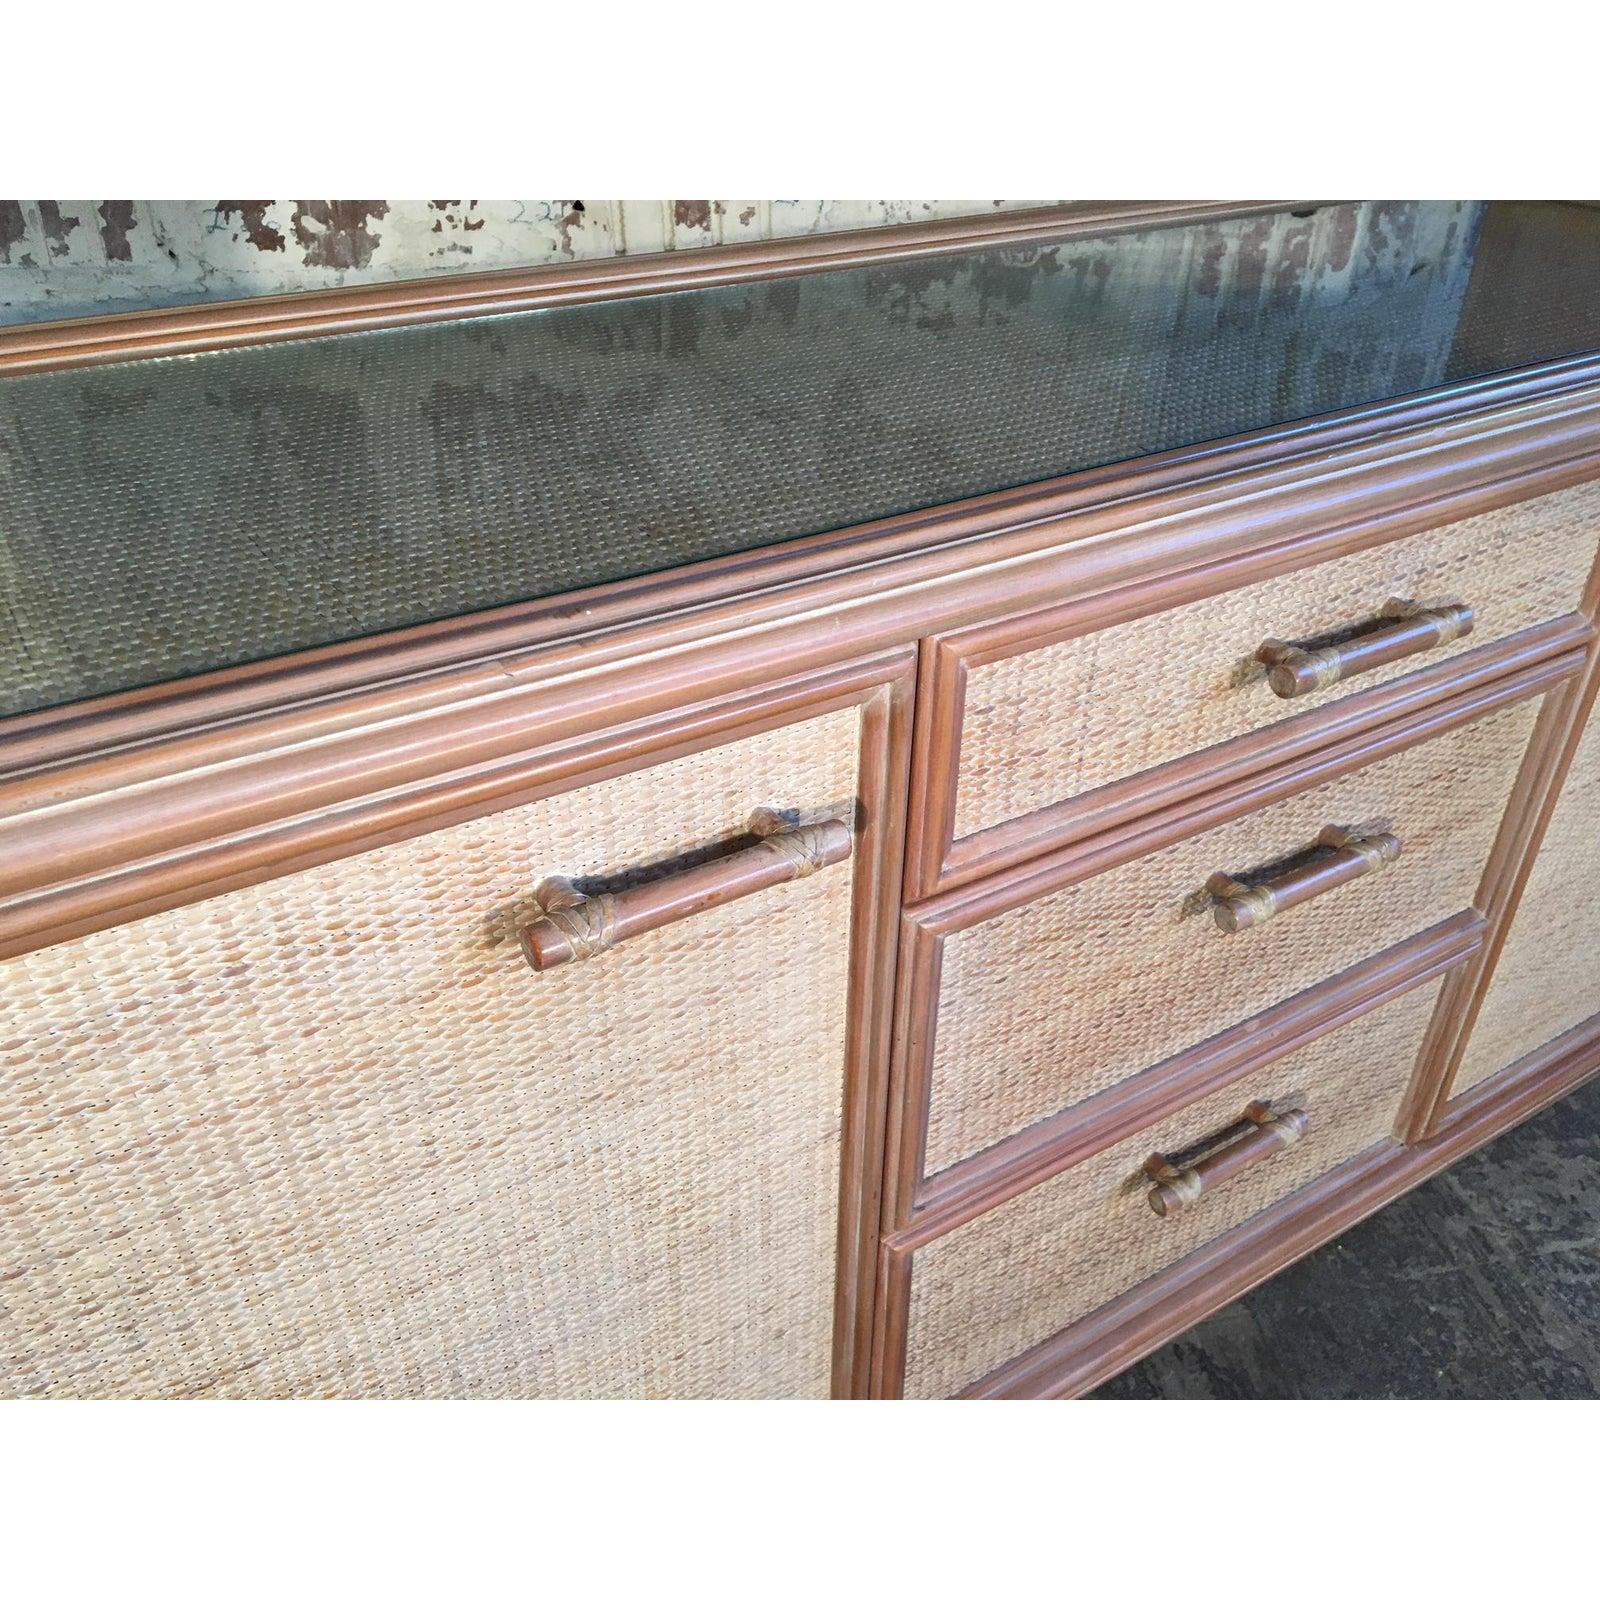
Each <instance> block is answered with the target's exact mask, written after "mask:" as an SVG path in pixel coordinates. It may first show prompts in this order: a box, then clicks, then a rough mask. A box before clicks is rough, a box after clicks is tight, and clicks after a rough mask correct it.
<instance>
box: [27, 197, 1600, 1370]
mask: <svg viewBox="0 0 1600 1600" xmlns="http://www.w3.org/2000/svg"><path fill="white" fill-rule="evenodd" d="M1533 258H1536V259H1538V260H1539V261H1540V262H1541V264H1542V266H1541V270H1542V271H1544V272H1555V271H1559V272H1560V273H1561V274H1562V282H1563V284H1564V285H1565V288H1566V292H1565V293H1564V294H1563V296H1561V297H1559V300H1558V301H1556V302H1553V301H1552V300H1551V297H1550V296H1549V295H1547V294H1544V293H1542V292H1541V287H1540V285H1539V284H1530V283H1528V282H1527V281H1526V279H1525V276H1519V273H1520V274H1525V273H1526V271H1527V267H1526V263H1527V262H1528V261H1529V260H1530V259H1533ZM1519 263H1521V265H1520V266H1519V265H1518V264H1519ZM1597 347H1600V213H1596V212H1595V211H1593V210H1592V209H1590V208H1588V207H1584V206H1576V205H1573V206H1565V205H1559V204H1555V203H1541V204H1537V205H1533V204H1530V205H1500V204H1486V203H1481V202H1452V203H1448V204H1445V203H1437V202H1429V203H1341V204H1331V203H1329V204H1324V203H1316V202H1303V203H1302V202H1261V203H1257V204H1251V205H1223V204H1216V205H1210V204H1198V203H1196V204H1183V205H1171V206H1163V205H1154V204H1148V205H1147V204H1140V205H1124V206H1087V205H1086V206H1069V207H1060V208H1054V209H1051V210H1048V211H1041V212H1014V213H1007V214H1004V215H999V216H994V217H988V218H982V219H977V220H974V221H969V222H962V223H940V224H926V225H919V226H914V227H908V228H900V229H887V230H882V231H880V232H875V233H871V234H862V235H836V236H826V237H819V238H815V239H809V240H804V241H800V242H798V243H794V244H791V245H787V246H776V247H775V246H762V247H759V248H756V249H750V248H746V247H730V248H727V249H718V250H707V251H703V252H698V253H695V254H685V255H682V256H675V257H667V258H641V259H639V260H635V261H618V262H611V263H605V264H600V265H587V266H572V267H566V268H559V269H548V270H544V271H540V272H534V273H525V274H520V275H516V274H513V275H506V274H499V275H490V276H485V277H478V278H470V277H469V278H454V279H440V280H432V281H428V282H424V283H419V284H415V285H403V286H399V287H398V288H395V287H390V288H386V289H384V290H382V291H376V290H373V291H367V290H352V291H339V292H333V293H329V294H326V295H309V296H303V297H298V298H294V299H288V300H283V301H266V302H260V303H251V304H241V305H236V306H226V307H215V306H214V307H196V308H192V309H190V310H188V311H179V312H168V313H160V314H153V313H146V314H138V315H133V316H127V317H118V318H110V319H96V320H93V321H86V322H82V323H72V324H42V325H38V326H35V327H31V328H29V327H22V328H16V329H12V330H9V331H6V332H0V615H3V616H4V617H5V618H6V619H7V622H6V628H5V631H4V635H3V637H0V661H3V662H4V665H5V668H6V673H5V685H4V700H3V703H0V713H3V715H0V1392H3V1393H5V1394H7V1395H10V1396H42V1397H51V1396H62V1397H81V1396H90V1397H129V1396H133V1397H202V1396H204V1397H217V1398H222V1397H238V1398H246V1397H306V1398H311V1397H384V1398H474V1397H515V1398H522V1397H527V1398H532V1397H544V1396H550V1397H607V1396H624V1397H728V1398H746V1397H750V1398H754V1397H790V1396H792V1397H814V1398H820V1397H826V1396H828V1395H834V1396H839V1397H853V1396H878V1397H885V1398H888V1397H898V1396H902V1395H903V1396H906V1397H914V1398H935V1397H942V1396H952V1395H961V1394H964V1395H969V1396H995V1397H1000V1396H1008V1397H1025V1396H1060V1395H1071V1394H1077V1393H1081V1392H1083V1391H1084V1390H1086V1389H1088V1388H1091V1387H1093V1386H1094V1385H1095V1384H1096V1383H1097V1382H1099V1381H1101V1380H1102V1379H1104V1378H1105V1377H1107V1376H1109V1375H1110V1374H1112V1373H1114V1372H1116V1371H1117V1370H1118V1369H1119V1368H1121V1367H1123V1366H1125V1365H1127V1364H1128V1363H1129V1362H1131V1361H1133V1360H1135V1359H1137V1358H1138V1356H1140V1355H1141V1354H1142V1353H1144V1352H1146V1351H1148V1350H1149V1349H1151V1348H1152V1347H1153V1346H1154V1345H1156V1344H1157V1343H1159V1342H1161V1341H1162V1340H1164V1339H1166V1338H1168V1337H1170V1336H1171V1335H1172V1334H1174V1333H1175V1332H1177V1331H1179V1330H1180V1329H1182V1328H1184V1327H1186V1326H1188V1325H1189V1324H1191V1323H1193V1322H1194V1321H1196V1320H1197V1319H1198V1318H1200V1317H1202V1316H1204V1315H1206V1314H1207V1313H1208V1312H1209V1311H1211V1310H1213V1309H1214V1308H1216V1307H1217V1306H1219V1305H1221V1304H1223V1303H1224V1302H1225V1301H1226V1300H1227V1299H1229V1298H1230V1297H1232V1296H1235V1295H1237V1294H1239V1293H1241V1292H1243V1291H1244V1290H1245V1289H1247V1288H1248V1287H1250V1286H1251V1285H1252V1284H1254V1283H1256V1282H1258V1281H1260V1280H1261V1279H1262V1278H1263V1277H1264V1276H1266V1275H1268V1274H1270V1273H1272V1272H1274V1271H1276V1270H1278V1269H1279V1268H1281V1267H1282V1266H1283V1265H1285V1264H1286V1263H1288V1262H1289V1261H1291V1260H1293V1259H1295V1258H1296V1257H1297V1256H1299V1255H1301V1254H1303V1253H1304V1252H1306V1251H1308V1250H1310V1249H1313V1248H1315V1247H1316V1246H1317V1245H1319V1244H1320V1243H1322V1242H1324V1241H1326V1240H1327V1239H1329V1238H1331V1237H1332V1236H1334V1235H1335V1234H1336V1233H1337V1232H1338V1231H1340V1230H1341V1229H1343V1228H1345V1227H1347V1226H1348V1225H1349V1224H1350V1223H1351V1222H1353V1221H1355V1220H1357V1219H1358V1218H1360V1217H1361V1216H1364V1215H1366V1214H1367V1213H1369V1212H1370V1211H1371V1210H1373V1209H1374V1208H1375V1207H1377V1206H1379V1205H1381V1204H1383V1203H1384V1202H1385V1201H1386V1200H1388V1199H1390V1198H1391V1197H1393V1196H1394V1195H1396V1194H1398V1193H1400V1192H1402V1191H1403V1190H1405V1189H1406V1188H1408V1187H1410V1186H1411V1185H1414V1184H1416V1183H1418V1182H1420V1181H1421V1180H1423V1179H1424V1178H1426V1177H1427V1176H1428V1175H1430V1174H1431V1173H1433V1172H1435V1171H1437V1170H1438V1169H1439V1168H1441V1167H1442V1166H1444V1165H1445V1164H1447V1163H1449V1162H1450V1161H1452V1160H1454V1159H1455V1158H1456V1157H1458V1156H1459V1155H1461V1154H1462V1153H1464V1152H1466V1151H1468V1150H1470V1149H1472V1148H1474V1147H1476V1146H1477V1145H1479V1144H1480V1143H1482V1142H1483V1141H1484V1140H1486V1139H1488V1138H1490V1137H1492V1136H1493V1135H1494V1134H1495V1133H1496V1132H1497V1131H1499V1130H1500V1129H1502V1128H1504V1127H1506V1126H1508V1125H1510V1124H1511V1123H1513V1122H1514V1121H1516V1120H1518V1119H1519V1118H1521V1117H1523V1116H1525V1115H1527V1114H1529V1113H1530V1112H1532V1111H1534V1110H1536V1109H1538V1108H1539V1107H1540V1106H1542V1105H1544V1104H1546V1103H1548V1102H1549V1101H1550V1100H1552V1099H1554V1098H1555V1097H1557V1096H1559V1095H1561V1094H1563V1093H1564V1092H1565V1091H1567V1090H1568V1089H1570V1088H1571V1087H1573V1086H1574V1085H1576V1084H1578V1083H1579V1082H1581V1081H1582V1080H1584V1079H1585V1078H1586V1077H1588V1076H1589V1075H1591V1074H1592V1073H1594V1072H1595V1071H1597V1070H1600V912H1597V911H1596V909H1595V907H1596V900H1595V897H1594V895H1593V894H1592V892H1591V889H1592V883H1593V879H1594V874H1595V870H1596V850H1597V848H1600V847H1597V844H1596V840H1597V837H1600V817H1597V805H1600V799H1597V796H1600V734H1597V733H1595V732H1594V731H1588V732H1586V731H1585V730H1586V726H1588V712H1589V708H1590V705H1591V703H1592V702H1593V699H1594V697H1595V693H1596V689H1597V686H1600V664H1597V662H1600V657H1597V649H1600V646H1597V641H1596V632H1595V626H1594V624H1595V611H1596V603H1597V597H1600V584H1597V580H1596V576H1595V563H1596V556H1597V553H1600V359H1596V358H1595V357H1594V356H1593V355H1592V354H1591V353H1590V352H1591V351H1593V350H1594V349H1596V348H1597Z"/></svg>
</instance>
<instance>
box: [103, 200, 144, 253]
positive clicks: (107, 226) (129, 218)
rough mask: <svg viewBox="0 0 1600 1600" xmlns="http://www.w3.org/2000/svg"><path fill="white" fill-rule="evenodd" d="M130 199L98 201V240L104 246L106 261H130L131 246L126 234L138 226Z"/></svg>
mask: <svg viewBox="0 0 1600 1600" xmlns="http://www.w3.org/2000/svg"><path fill="white" fill-rule="evenodd" d="M138 225H139V220H138V218H137V217H135V216H134V214H133V201H131V200H102V201H101V202H100V242H101V244H103V245H104V246H105V248H106V260H107V261H132V260H133V247H132V246H131V245H130V244H129V243H128V235H129V234H130V233H132V232H133V230H134V229H135V228H136V227H138Z"/></svg>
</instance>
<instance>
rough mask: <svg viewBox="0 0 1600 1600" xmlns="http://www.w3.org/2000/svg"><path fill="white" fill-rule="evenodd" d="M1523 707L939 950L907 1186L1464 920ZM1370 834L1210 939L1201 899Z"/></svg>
mask: <svg viewBox="0 0 1600 1600" xmlns="http://www.w3.org/2000/svg"><path fill="white" fill-rule="evenodd" d="M1538 706H1539V701H1538V700H1524V701H1521V702H1518V703H1516V704H1514V705H1511V706H1509V707H1506V708H1504V709H1501V710H1499V711H1496V712H1493V713H1492V714H1490V715H1488V716H1486V717H1484V718H1482V719H1481V720H1479V721H1477V722H1473V723H1469V724H1467V725H1465V726H1462V727H1458V728H1457V729H1455V730H1454V731H1452V732H1449V733H1446V734H1443V735H1441V736H1439V737H1437V738H1434V739H1431V740H1429V741H1427V742H1425V743H1422V744H1418V745H1415V746H1412V747H1411V748H1410V749H1407V750H1404V751H1401V752H1400V753H1399V754H1396V755H1393V756H1389V757H1387V758H1386V759H1384V760H1382V761H1378V762H1375V763H1373V764H1372V765H1370V766H1367V767H1364V768H1361V769H1359V770H1357V771H1355V772H1352V773H1349V774H1347V775H1345V776H1343V777H1340V778H1337V779H1334V780H1333V781H1331V782H1329V783H1326V784H1323V785H1320V786H1319V787H1317V788H1314V789H1309V790H1307V791H1305V792H1303V793H1301V794H1298V795H1295V796H1293V797H1292V798H1289V799H1286V800H1282V801H1279V802H1277V803H1275V804H1273V805H1270V806H1267V807H1265V808H1264V809H1262V810H1260V811H1257V812H1254V813H1252V814H1251V815H1248V816H1245V817H1241V818H1239V819H1237V820H1235V821H1232V822H1228V823H1225V824H1224V825H1222V826H1220V827H1217V828H1212V829H1209V830H1207V831H1206V832H1203V833H1199V834H1195V835H1192V836H1191V837H1189V838H1186V839H1182V840H1180V841H1179V842H1177V843H1175V844H1172V845H1169V846H1167V847H1166V848H1164V849H1161V850H1158V851H1156V852H1154V853H1152V854H1150V855H1146V856H1142V857H1139V858H1137V859H1135V860H1132V861H1128V862H1125V863H1124V864H1123V865H1121V866H1117V867H1113V868H1111V869H1110V870H1109V871H1104V872H1101V873H1099V874H1097V875H1095V876H1093V877H1089V878H1086V879H1084V880H1082V881H1080V882H1078V883H1074V884H1072V885H1069V886H1068V887H1067V888H1064V889H1061V890H1058V891H1056V892H1055V893H1053V894H1050V895H1047V896H1045V897H1044V898H1043V899H1040V900H1036V901H1033V902H1031V903H1029V904H1026V905H1023V906H1019V907H1017V908H1016V909H1014V910H1010V911H1006V912H1004V913H1002V914H1000V915H998V916H995V917H993V918H991V919H989V920H988V921H985V922H979V923H975V924H973V925H971V926H968V927H965V928H962V929H960V930H959V931H956V932H954V933H951V934H950V935H949V936H948V937H947V938H946V939H945V941H944V947H943V953H942V962H941V976H940V982H939V993H938V999H937V1013H936V1025H935V1032H934V1042H933V1050H932V1058H931V1062H930V1066H929V1089H928V1101H929V1110H928V1126H927V1141H926V1158H925V1171H926V1173H927V1174H928V1175H930V1176H931V1175H933V1174H936V1173H939V1172H941V1171H943V1170H945V1169H946V1168H948V1167H950V1166H952V1165H954V1164H955V1163H956V1162H957V1161H959V1160H962V1159H963V1158H965V1157H968V1156H971V1155H974V1154H976V1153H977V1152H979V1151H982V1150H984V1149H986V1148H987V1147H988V1146H990V1145H992V1144H995V1143H996V1142H998V1141H999V1140H1001V1139H1004V1138H1005V1137H1007V1136H1008V1135H1009V1134H1013V1133H1016V1132H1018V1131H1020V1130H1021V1129H1024V1128H1026V1127H1028V1126H1029V1125H1030V1124H1032V1123H1034V1122H1036V1121H1038V1120H1039V1119H1041V1118H1043V1117H1045V1116H1048V1115H1050V1114H1052V1113H1054V1112H1057V1111H1060V1110H1062V1109H1064V1108H1065V1107H1067V1106H1070V1105H1073V1104H1076V1103H1077V1102H1078V1101H1080V1100H1083V1099H1085V1098H1086V1097H1088V1096H1089V1095H1092V1094H1095V1093H1097V1092H1099V1091H1100V1090H1102V1089H1106V1088H1109V1087H1110V1086H1111V1085H1112V1084H1114V1083H1117V1082H1119V1081H1121V1080H1122V1079H1124V1078H1127V1077H1129V1076H1131V1075H1132V1074H1133V1073H1136V1072H1139V1071H1141V1070H1143V1069H1144V1068H1146V1067H1150V1066H1153V1065H1155V1064H1156V1063H1158V1062H1160V1061H1163V1060H1165V1059H1166V1058H1167V1057H1169V1056H1172V1055H1174V1054H1175V1053H1177V1052H1178V1051H1180V1050H1183V1049H1185V1048H1187V1047H1188V1046H1190V1045H1192V1044H1196V1043H1198V1042H1199V1041H1201V1040H1203V1039H1206V1038H1208V1037H1210V1036H1211V1035H1212V1034H1215V1033H1219V1032H1221V1031H1222V1030H1223V1029H1224V1028H1227V1027H1231V1026H1233V1025H1234V1024H1235V1023H1239V1022H1243V1021H1245V1020H1246V1019H1247V1018H1249V1017H1252V1016H1254V1015H1256V1014H1257V1013H1258V1012H1260V1011H1263V1010H1265V1009H1266V1008H1267V1007H1268V1006H1271V1005H1275V1004H1276V1003H1277V1002H1279V1001H1281V1000H1284V999H1287V998H1288V997H1289V996H1291V995H1293V994H1295V993H1297V992H1298V991H1300V990H1302V989H1305V988H1309V987H1310V986H1311V985H1312V984H1314V983H1317V982H1319V981H1320V980H1322V979H1324V978H1328V977H1331V976H1332V975H1333V974H1335V973H1338V972H1340V971H1342V970H1343V969H1345V968H1346V967H1349V966H1351V965H1353V964H1354V963H1355V962H1358V961H1362V960H1365V959H1366V958H1367V957H1369V956H1375V955H1378V954H1379V953H1381V952H1382V951H1384V950H1386V949H1388V948H1389V947H1390V946H1392V945H1394V944H1397V943H1398V942H1400V941H1401V940H1403V939H1407V938H1409V937H1411V936H1412V935H1413V934H1416V933H1420V932H1421V931H1422V930H1423V929H1425V928H1428V927H1431V926H1432V925H1434V924H1435V923H1438V922H1440V921H1443V920H1444V919H1445V918H1447V917H1449V916H1452V915H1454V914H1455V913H1457V912H1461V911H1464V910H1467V909H1468V908H1470V907H1471V906H1472V904H1473V900H1474V896H1475V894H1476V892H1477V889H1478V884H1479V879H1480V877H1481V875H1482V873H1483V869H1484V865H1485V861H1486V859H1487V857H1488V854H1489V850H1490V846H1491V844H1492V843H1493V841H1494V837H1495V834H1496V831H1497V830H1498V828H1499V825H1500V821H1501V818H1502V815H1503V813H1504V811H1505V806H1506V801H1507V798H1508V796H1509V793H1510V790H1511V787H1512V784H1513V782H1514V780H1515V778H1516V775H1517V771H1518V768H1519V765H1520V763H1521V760H1522V756H1523V753H1524V750H1525V748H1526V746H1527V743H1528V739H1529V735H1530V734H1531V732H1532V729H1533V724H1534V719H1535V717H1536V716H1537V714H1538ZM1380 822H1381V823H1383V824H1386V825H1390V826H1392V827H1393V829H1394V831H1395V832H1396V833H1397V834H1398V835H1399V837H1400V839H1401V842H1402V845H1403V853H1402V854H1401V856H1400V858H1399V860H1398V861H1397V862H1395V864H1394V865H1393V866H1391V867H1389V868H1388V869H1387V870H1386V871H1384V872H1381V873H1379V874H1378V875H1376V876H1373V877H1371V878H1365V879H1362V880H1360V881H1357V882H1353V883H1347V884H1345V885H1344V886H1343V887H1340V888H1338V889H1335V890H1333V891H1332V892H1331V893H1328V894H1326V895H1324V896H1323V897H1321V898H1319V899H1316V900H1314V901H1311V902H1310V903H1308V904H1305V905H1301V906H1297V907H1295V908H1294V909H1293V910H1291V911H1287V912H1285V913H1284V914H1283V915H1282V916H1281V917H1279V918H1277V919H1275V920H1274V921H1272V922H1269V923H1267V924H1265V925H1264V926H1261V927H1256V928H1250V929H1248V930H1246V931H1244V932H1241V933H1234V934H1225V933H1222V932H1220V931H1219V930H1218V929H1217V928H1216V927H1215V926H1214V925H1213V923H1212V920H1211V917H1210V916H1209V914H1208V912H1209V909H1210V906H1209V903H1208V901H1207V899H1206V896H1205V894H1204V889H1205V886H1206V884H1207V881H1208V879H1209V878H1210V877H1211V875H1212V874H1213V873H1216V872H1228V873H1239V872H1245V871H1249V870H1250V869H1253V868H1256V867H1259V866H1263V865H1266V864H1268V863H1271V862H1274V861H1276V860H1279V859H1281V858H1283V857H1285V856H1287V855H1290V854H1292V853H1293V852H1295V851H1297V850H1300V849H1303V848H1304V847H1305V846H1307V845H1308V844H1310V843H1311V842H1312V841H1313V840H1314V839H1315V838H1316V836H1317V835H1318V833H1319V831H1320V830H1321V829H1322V828H1323V827H1324V826H1325V825H1327V824H1330V823H1335V824H1340V825H1344V826H1364V825H1366V824H1369V823H1380Z"/></svg>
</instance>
